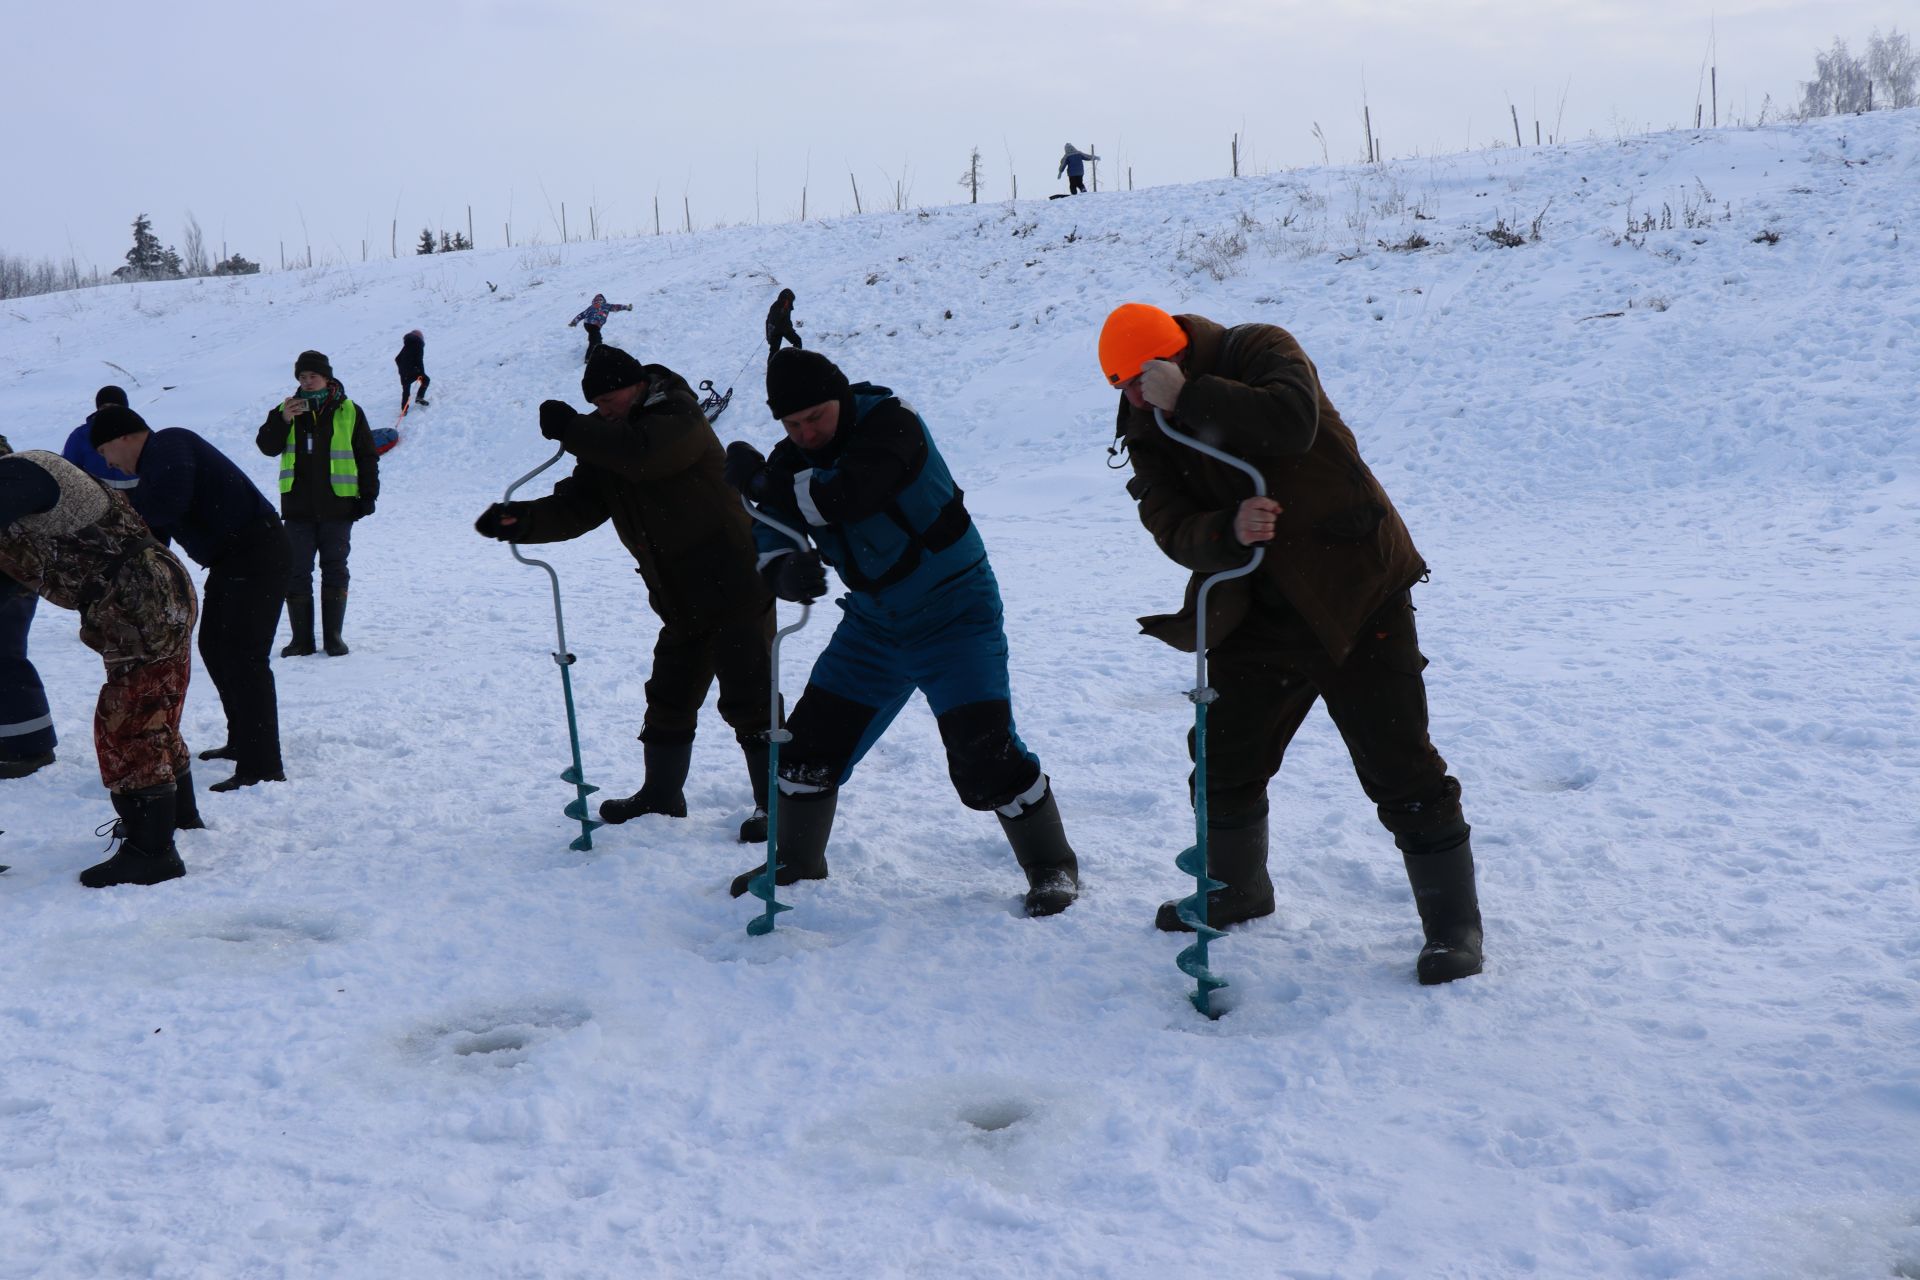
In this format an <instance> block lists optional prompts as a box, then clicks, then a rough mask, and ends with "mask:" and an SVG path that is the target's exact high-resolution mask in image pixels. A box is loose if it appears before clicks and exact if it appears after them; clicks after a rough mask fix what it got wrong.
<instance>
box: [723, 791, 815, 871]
mask: <svg viewBox="0 0 1920 1280" xmlns="http://www.w3.org/2000/svg"><path fill="white" fill-rule="evenodd" d="M839 805H840V792H839V789H838V788H835V789H834V790H831V791H815V792H810V793H808V794H805V795H792V796H790V795H788V794H787V793H786V792H784V791H783V792H781V793H780V849H779V858H780V866H779V869H778V870H777V871H776V872H775V874H774V877H773V882H774V884H776V885H788V884H792V883H794V882H795V881H797V880H825V879H826V878H827V837H828V836H830V835H832V834H833V811H834V810H835V809H836V808H838V807H839ZM766 869H767V864H766V861H765V860H764V859H763V860H762V861H760V862H758V863H756V864H755V865H753V866H751V867H749V868H747V869H746V870H745V871H742V872H741V873H740V874H739V875H737V876H735V877H734V878H733V884H732V885H731V886H730V887H729V888H728V890H727V892H729V893H731V894H732V895H733V896H734V897H736V898H737V897H739V896H740V895H741V894H743V893H745V892H746V891H747V882H748V881H750V880H752V879H753V878H754V877H755V876H757V875H759V874H760V873H761V872H762V871H765V870H766Z"/></svg>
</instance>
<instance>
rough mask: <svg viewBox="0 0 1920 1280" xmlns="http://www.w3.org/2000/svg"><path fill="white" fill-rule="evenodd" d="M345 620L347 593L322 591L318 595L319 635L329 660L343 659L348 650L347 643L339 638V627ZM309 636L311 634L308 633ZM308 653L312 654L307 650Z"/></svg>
mask: <svg viewBox="0 0 1920 1280" xmlns="http://www.w3.org/2000/svg"><path fill="white" fill-rule="evenodd" d="M346 620H347V593H346V592H344V591H323V592H321V593H320V633H321V639H322V642H323V643H324V644H325V645H326V649H327V656H328V657H329V658H344V657H346V656H347V653H348V652H349V650H348V649H347V642H346V641H345V640H342V639H341V638H340V625H341V624H342V623H344V622H345V621H346ZM309 634H311V632H309ZM308 652H312V651H311V650H309V651H308Z"/></svg>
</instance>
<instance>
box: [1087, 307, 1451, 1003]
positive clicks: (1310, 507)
mask: <svg viewBox="0 0 1920 1280" xmlns="http://www.w3.org/2000/svg"><path fill="white" fill-rule="evenodd" d="M1100 361H1101V366H1102V368H1103V369H1104V370H1105V372H1106V375H1107V379H1108V381H1109V382H1110V383H1111V384H1112V385H1113V386H1115V387H1118V388H1119V389H1120V390H1121V391H1122V393H1123V398H1122V400H1121V402H1120V406H1119V420H1118V423H1117V426H1116V431H1115V434H1116V437H1117V438H1118V440H1119V442H1120V445H1119V447H1120V448H1122V449H1124V450H1125V451H1126V452H1127V453H1128V454H1129V455H1130V456H1131V460H1132V465H1133V478H1132V479H1131V480H1129V481H1128V482H1127V492H1128V493H1129V494H1131V495H1132V497H1133V498H1134V500H1135V501H1136V502H1137V503H1138V504H1139V510H1140V521H1141V523H1142V524H1144V525H1145V526H1146V527H1147V529H1148V530H1149V531H1150V532H1151V533H1152V534H1153V537H1154V541H1156V542H1157V543H1159V545H1160V549H1161V550H1162V551H1163V552H1165V553H1166V554H1167V556H1168V557H1169V558H1170V559H1172V560H1173V561H1175V562H1176V563H1178V564H1181V565H1184V566H1186V567H1187V568H1189V569H1191V570H1193V578H1192V580H1191V581H1190V582H1189V584H1188V588H1187V598H1186V605H1185V607H1184V608H1183V609H1182V610H1181V612H1179V613H1177V614H1170V615H1162V616H1157V617H1150V618H1143V619H1141V628H1142V630H1143V631H1144V632H1146V634H1148V635H1151V636H1154V637H1156V638H1158V639H1160V640H1164V641H1165V642H1167V643H1168V644H1171V645H1173V646H1174V647H1175V648H1178V649H1182V650H1185V651H1186V652H1188V653H1191V652H1193V649H1194V645H1195V642H1196V628H1195V623H1196V619H1195V615H1194V601H1195V597H1196V594H1197V592H1198V589H1199V584H1200V582H1201V580H1202V579H1204V578H1205V577H1206V576H1207V575H1209V574H1212V573H1216V572H1218V571H1220V570H1223V569H1233V568H1238V567H1240V566H1241V565H1244V564H1245V563H1246V562H1247V557H1248V555H1249V551H1248V548H1249V547H1251V546H1253V545H1255V544H1265V545H1266V548H1267V555H1266V558H1265V560H1264V561H1263V562H1262V563H1261V566H1260V568H1259V570H1258V571H1257V572H1255V573H1254V574H1252V575H1251V576H1248V577H1244V578H1238V579H1234V580H1232V581H1229V582H1225V583H1222V584H1220V585H1219V586H1218V587H1216V588H1215V589H1214V590H1213V591H1212V592H1211V593H1210V594H1209V596H1208V599H1207V615H1208V616H1207V643H1208V658H1209V664H1210V676H1209V679H1210V683H1211V684H1212V686H1213V687H1214V688H1215V689H1216V690H1217V691H1218V693H1219V701H1218V702H1217V703H1215V704H1214V705H1213V707H1212V709H1211V710H1210V712H1209V724H1208V765H1207V803H1208V808H1209V814H1208V832H1207V840H1208V849H1209V856H1208V862H1209V867H1210V873H1211V874H1212V876H1213V877H1214V878H1215V879H1217V880H1221V881H1224V882H1225V884H1226V886H1227V887H1226V888H1224V889H1217V890H1215V891H1214V892H1213V893H1212V895H1211V896H1210V897H1209V899H1208V913H1207V919H1208V922H1209V923H1210V924H1212V925H1214V926H1216V927H1224V926H1226V925H1230V924H1237V923H1239V922H1241V921H1244V920H1251V919H1254V918H1256V917H1259V916H1264V915H1268V914H1271V912H1272V911H1273V905H1274V903H1273V881H1272V880H1271V879H1270V878H1269V876H1268V874H1267V784H1268V783H1269V782H1270V781H1271V780H1272V778H1273V775H1274V774H1275V773H1276V772H1278V770H1279V768H1280V762H1281V759H1282V757H1283V756H1284V755H1285V753H1286V749H1287V744H1288V743H1289V742H1290V741H1291V740H1292V738H1293V735H1294V733H1295V732H1296V731H1297V730H1298V729H1299V727H1300V724H1301V722H1302V721H1303V720H1304V719H1305V718H1306V715H1307V712H1308V711H1310V710H1311V709H1312V707H1313V704H1314V702H1315V701H1316V700H1321V699H1324V700H1325V702H1326V704H1327V714H1328V715H1329V716H1330V717H1331V718H1332V720H1333V723H1334V726H1335V727H1336V728H1338V729H1339V731H1340V736H1341V737H1342V738H1343V739H1344V740H1345V741H1346V744H1347V750H1348V752H1349V753H1350V754H1351V755H1352V757H1353V764H1354V769H1355V771H1356V772H1357V773H1358V774H1359V777H1360V784H1361V786H1362V787H1363V788H1365V790H1366V793H1367V795H1368V797H1369V798H1370V799H1372V801H1373V802H1374V804H1375V805H1376V806H1377V807H1378V812H1379V816H1380V821H1381V824H1382V825H1384V826H1385V827H1386V828H1387V830H1388V831H1390V832H1392V833H1393V838H1394V843H1395V844H1397V845H1398V846H1399V848H1400V851H1401V854H1402V856H1403V858H1404V860H1405V862H1406V868H1407V877H1408V879H1409V880H1410V881H1411V883H1412V885H1413V893H1414V901H1415V904H1416V906H1417V907H1418V908H1419V912H1420V921H1421V924H1422V926H1423V929H1424V932H1425V935H1426V945H1425V946H1424V948H1423V949H1422V950H1421V952H1420V959H1419V964H1418V974H1419V979H1420V981H1421V982H1422V983H1427V984H1433V983H1440V982H1450V981H1452V980H1454V979H1455V978H1464V977H1467V976H1469V975H1471V974H1475V973H1478V972H1480V966H1481V926H1480V909H1479V903H1478V899H1477V896H1476V894H1475V889H1474V873H1473V852H1472V849H1471V846H1470V844H1469V831H1470V828H1469V827H1468V826H1467V823H1466V820H1465V818H1464V816H1463V815H1462V813H1461V808H1460V784H1459V783H1458V782H1456V781H1455V780H1454V779H1453V778H1451V777H1449V776H1448V774H1447V765H1446V761H1445V760H1443V759H1441V757H1440V753H1439V752H1438V751H1436V750H1434V747H1433V743H1432V742H1431V741H1430V740H1429V739H1428V737H1427V697H1426V685H1425V681H1424V680H1423V678H1422V676H1421V672H1422V670H1423V669H1424V668H1425V667H1426V665H1427V660H1426V658H1425V657H1423V656H1422V655H1421V653H1420V646H1419V643H1418V640H1417V638H1416V636H1415V632H1414V621H1413V604H1412V601H1411V599H1410V596H1409V589H1410V588H1411V587H1412V586H1413V584H1414V583H1415V582H1417V581H1419V580H1421V579H1422V578H1423V577H1424V576H1425V574H1426V565H1425V563H1424V562H1423V561H1422V560H1421V559H1420V555H1419V553H1418V552H1417V551H1415V550H1414V546H1413V539H1412V538H1411V536H1409V534H1408V533H1407V528H1406V526H1405V525H1404V524H1402V523H1401V520H1400V516H1399V513H1398V512H1396V511H1395V510H1394V509H1393V503H1392V502H1391V500H1389V499H1388V497H1387V494H1386V491H1385V490H1384V489H1382V488H1381V487H1380V482H1379V481H1378V480H1376V479H1375V478H1374V476H1373V473H1372V472H1371V471H1369V470H1368V469H1367V465H1366V463H1365V462H1363V461H1362V460H1361V458H1360V451H1359V447H1358V446H1357V445H1356V444H1355V442H1354V438H1353V433H1352V432H1351V431H1350V430H1348V428H1347V426H1346V424H1345V423H1344V422H1342V421H1341V420H1340V415H1339V414H1338V413H1336V412H1335V411H1334V407H1333V404H1332V402H1331V401H1329V400H1328V399H1327V395H1326V392H1325V391H1324V390H1323V389H1322V388H1321V386H1320V379H1319V375H1318V373H1317V372H1316V371H1315V369H1314V366H1313V362H1312V361H1311V360H1309V359H1308V358H1307V355H1306V353H1305V352H1304V351H1303V350H1301V348H1300V344H1299V343H1298V342H1296V341H1295V340H1294V338H1293V336H1292V335H1291V334H1289V333H1288V332H1287V331H1286V330H1284V329H1280V328H1276V327H1274V326H1272V325H1263V324H1247V325H1238V326H1236V327H1234V328H1231V329H1227V328H1223V327H1221V326H1220V325H1218V324H1215V323H1214V322H1213V321H1211V320H1208V319H1205V318H1204V317H1202V316H1193V315H1183V316H1171V315H1168V314H1167V313H1166V312H1164V311H1161V310H1160V309H1158V308H1156V307H1150V306H1145V305H1143V304H1140V303H1128V304H1126V305H1125V306H1122V307H1120V308H1119V309H1117V310H1116V311H1115V312H1114V313H1113V314H1112V315H1111V316H1109V317H1108V319H1107V323H1106V327H1105V328H1104V329H1103V331H1102V333H1101V337H1100ZM1155 408H1158V409H1160V410H1162V411H1163V412H1164V413H1165V414H1166V416H1167V417H1168V419H1169V420H1171V422H1172V424H1173V425H1174V427H1175V429H1176V430H1179V431H1181V432H1183V433H1184V434H1187V435H1192V436H1195V437H1196V438H1198V439H1200V440H1202V441H1204V442H1205V443H1207V444H1210V445H1213V446H1214V447H1215V448H1218V449H1221V450H1224V451H1225V452H1227V453H1230V454H1232V455H1233V456H1235V457H1237V458H1239V459H1241V460H1243V461H1245V462H1247V463H1249V464H1251V465H1253V466H1254V467H1256V468H1258V469H1259V470H1260V472H1261V474H1262V475H1263V476H1264V477H1265V478H1266V482H1267V493H1268V496H1267V497H1265V498H1257V497H1252V496H1250V490H1251V488H1252V486H1251V484H1250V483H1249V481H1248V480H1247V478H1246V476H1245V475H1243V474H1242V473H1241V472H1239V471H1238V470H1236V469H1235V468H1233V467H1230V466H1228V465H1226V464H1224V463H1221V462H1218V461H1216V460H1214V459H1212V458H1209V457H1207V456H1205V455H1204V454H1201V453H1200V452H1198V451H1196V450H1194V449H1190V448H1188V447H1186V446H1184V445H1182V444H1180V443H1178V442H1176V441H1174V440H1172V439H1170V438H1168V437H1167V436H1166V435H1165V434H1163V433H1162V432H1161V431H1160V429H1159V427H1158V424H1156V422H1155V421H1154V416H1153V411H1154V409H1155ZM1191 747H1192V743H1191V739H1190V740H1189V749H1190V750H1191ZM1155 923H1156V924H1158V926H1159V927H1160V928H1162V929H1165V930H1168V931H1170V932H1171V931H1176V930H1181V929H1184V928H1185V927H1186V926H1185V925H1184V924H1183V923H1182V922H1181V920H1180V918H1179V916H1178V914H1177V913H1176V911H1175V904H1174V903H1171V902H1169V903H1166V904H1163V905H1162V906H1161V908H1160V911H1159V915H1158V917H1157V918H1156V921H1155Z"/></svg>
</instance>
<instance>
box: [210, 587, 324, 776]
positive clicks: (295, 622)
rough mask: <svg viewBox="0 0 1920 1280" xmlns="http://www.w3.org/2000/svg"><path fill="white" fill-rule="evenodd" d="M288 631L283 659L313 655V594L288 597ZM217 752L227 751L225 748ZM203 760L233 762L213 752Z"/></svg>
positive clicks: (282, 651)
mask: <svg viewBox="0 0 1920 1280" xmlns="http://www.w3.org/2000/svg"><path fill="white" fill-rule="evenodd" d="M287 629H288V630H289V631H291V632H292V633H293V634H292V637H291V638H290V639H289V640H288V641H287V646H286V648H284V649H282V650H280V656H281V657H283V658H306V657H311V656H312V654H313V592H312V591H308V592H307V593H306V594H304V595H294V594H292V593H291V592H289V593H288V595H287ZM216 750H219V751H226V750H227V748H225V747H218V748H216ZM200 758H201V759H202V760H231V759H232V758H233V757H232V756H230V755H215V754H214V753H213V752H212V751H202V752H201V753H200Z"/></svg>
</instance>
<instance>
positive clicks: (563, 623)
mask: <svg viewBox="0 0 1920 1280" xmlns="http://www.w3.org/2000/svg"><path fill="white" fill-rule="evenodd" d="M566 452H567V451H566V450H565V449H557V450H555V451H554V455H553V456H552V457H551V458H548V459H547V460H546V461H545V462H543V463H541V464H540V465H539V466H537V467H535V468H534V469H533V470H531V471H529V472H527V474H525V475H523V476H521V477H520V478H519V479H518V480H515V481H514V482H513V483H512V484H510V485H508V486H507V493H506V496H505V497H504V498H502V499H501V501H502V502H512V501H513V494H514V490H516V489H518V488H519V487H520V486H521V485H523V484H525V483H526V482H527V481H529V480H531V479H533V478H534V477H535V476H537V475H539V474H540V473H541V472H542V471H545V470H546V469H547V468H548V467H550V466H552V465H553V464H554V463H556V462H558V461H560V459H561V458H563V457H565V456H566ZM507 549H508V550H509V551H511V552H513V558H514V559H515V560H518V561H519V562H520V563H521V564H530V565H533V566H535V567H536V568H540V569H545V570H546V571H547V577H548V578H550V579H552V581H553V627H554V631H555V633H556V634H557V636H558V638H559V645H560V647H559V648H558V649H557V650H556V651H555V652H554V655H553V660H554V662H555V663H556V664H558V666H559V668H560V691H561V693H562V694H564V695H565V697H566V700H567V740H568V742H569V743H570V744H571V745H572V747H573V764H572V765H571V766H570V767H569V768H567V769H566V770H564V771H563V772H562V773H561V774H560V780H561V781H562V782H567V783H571V784H572V785H573V788H574V793H575V794H574V798H573V802H572V803H571V804H569V805H568V806H567V807H566V809H565V810H564V812H565V813H566V815H567V817H569V818H572V819H574V820H576V821H578V822H579V824H580V836H579V838H578V839H576V840H574V841H573V842H572V843H571V844H570V845H568V846H567V847H568V848H570V849H576V850H579V851H581V852H583V853H584V852H585V851H587V850H588V849H591V848H593V829H594V828H595V827H599V826H604V825H606V824H605V823H602V822H600V821H598V820H597V819H595V818H593V817H591V816H589V815H588V813H587V797H588V796H590V795H592V794H593V793H594V792H596V791H598V790H599V789H600V788H598V787H596V786H591V785H589V784H588V782H587V779H586V775H585V774H584V773H582V772H581V769H580V721H579V719H578V717H576V716H575V714H574V710H573V677H572V675H571V674H569V668H571V667H572V666H573V663H574V657H573V654H572V653H570V652H568V650H567V619H566V615H565V614H564V613H563V612H561V609H560V575H559V574H558V573H555V572H554V569H553V566H552V565H550V564H548V563H547V562H546V561H545V560H535V559H533V558H532V557H530V556H523V555H521V554H520V544H519V543H517V542H509V543H508V544H507Z"/></svg>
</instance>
